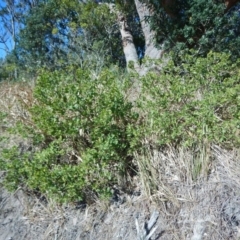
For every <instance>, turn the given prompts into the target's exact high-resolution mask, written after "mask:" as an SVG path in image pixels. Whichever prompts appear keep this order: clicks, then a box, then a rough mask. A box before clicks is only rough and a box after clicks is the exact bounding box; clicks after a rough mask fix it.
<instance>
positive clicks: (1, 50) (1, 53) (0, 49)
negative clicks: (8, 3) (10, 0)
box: [0, 0, 11, 58]
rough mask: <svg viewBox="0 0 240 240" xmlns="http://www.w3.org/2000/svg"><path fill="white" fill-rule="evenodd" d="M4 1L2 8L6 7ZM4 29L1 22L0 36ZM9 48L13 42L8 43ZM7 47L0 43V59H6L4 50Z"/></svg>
mask: <svg viewBox="0 0 240 240" xmlns="http://www.w3.org/2000/svg"><path fill="white" fill-rule="evenodd" d="M4 5H5V4H4V1H3V0H0V6H1V7H2V6H4ZM2 29H3V26H2V24H1V22H0V34H2ZM7 45H8V47H11V42H10V41H9V42H8V43H7ZM4 48H5V46H4V44H2V43H0V58H4V57H5V56H6V51H5V50H4Z"/></svg>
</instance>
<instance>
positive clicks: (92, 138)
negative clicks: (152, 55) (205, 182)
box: [0, 0, 240, 202]
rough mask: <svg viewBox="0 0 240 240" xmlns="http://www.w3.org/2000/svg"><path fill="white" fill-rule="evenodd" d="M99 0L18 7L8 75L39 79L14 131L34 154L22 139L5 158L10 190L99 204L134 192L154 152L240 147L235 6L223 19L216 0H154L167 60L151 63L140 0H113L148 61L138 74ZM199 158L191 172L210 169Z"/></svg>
mask: <svg viewBox="0 0 240 240" xmlns="http://www.w3.org/2000/svg"><path fill="white" fill-rule="evenodd" d="M98 2H99V1H97V2H96V1H83V3H79V1H63V0H50V1H36V2H35V1H34V4H33V5H21V4H20V5H16V6H15V7H16V9H24V11H22V13H21V14H23V15H22V21H23V22H21V23H20V26H21V27H19V29H18V30H19V32H18V35H17V37H16V38H15V39H14V41H15V42H16V46H15V47H14V49H12V51H11V52H10V53H9V54H8V55H7V56H6V58H5V59H4V60H2V62H1V71H0V77H1V79H3V80H4V79H7V78H16V79H15V80H17V79H21V78H24V80H25V81H29V82H30V81H32V79H33V78H36V83H35V85H34V88H33V92H32V95H31V98H30V101H25V99H24V97H21V96H18V100H19V102H20V103H21V106H22V107H23V108H24V109H25V111H26V112H27V116H26V117H25V118H22V117H19V118H18V117H16V119H15V120H17V121H16V125H15V126H13V127H12V128H11V131H12V132H14V133H17V134H20V135H21V136H22V137H26V138H27V139H28V141H29V142H30V143H29V144H30V145H31V146H32V150H31V151H24V152H22V151H19V148H18V146H14V147H12V148H10V149H5V150H4V152H3V153H2V154H0V169H1V170H3V171H4V172H5V184H6V186H7V187H8V188H9V189H10V190H14V189H16V188H18V187H19V186H21V187H22V188H24V189H27V190H32V191H36V192H39V193H41V194H44V195H46V196H48V197H52V198H55V199H57V200H58V201H60V202H66V201H67V202H68V201H71V202H72V201H78V200H85V201H89V202H91V201H92V200H93V199H95V198H96V197H101V196H103V197H104V196H105V197H106V196H109V194H111V189H112V188H113V186H116V185H117V186H121V187H123V188H124V186H128V187H129V188H131V179H132V177H133V176H136V175H140V176H141V171H142V169H141V167H139V166H140V165H141V163H139V161H141V159H142V158H141V157H138V156H145V159H146V158H147V155H146V149H155V150H159V149H167V148H169V147H174V148H176V149H178V148H187V149H198V146H208V147H209V146H211V144H218V145H220V146H222V147H224V148H233V147H239V144H240V136H239V133H240V98H239V92H240V84H239V65H240V62H239V60H238V54H239V50H238V49H239V36H238V35H239V34H238V32H239V30H238V27H239V24H238V22H239V16H238V15H237V12H238V11H237V8H238V6H237V5H236V6H235V8H234V9H232V10H231V11H230V12H227V14H226V13H224V4H223V3H219V2H218V1H208V2H207V4H205V1H178V5H177V8H176V9H172V10H171V13H170V14H169V11H166V8H164V5H163V4H162V5H161V4H159V3H161V1H148V4H152V5H151V6H153V10H154V11H153V14H152V16H149V17H148V19H146V20H148V21H149V22H150V25H151V27H152V29H154V30H155V40H156V41H155V43H156V46H158V47H159V46H161V45H163V48H164V49H165V50H166V51H167V50H168V53H167V57H166V58H165V59H163V60H155V61H151V60H150V59H146V60H145V59H143V57H144V50H145V49H144V46H145V42H144V37H143V32H142V30H141V26H140V21H139V18H138V14H137V10H136V7H135V5H134V3H133V1H129V3H125V1H116V5H117V7H118V11H122V12H123V13H124V14H125V15H126V19H127V20H128V23H129V24H128V25H129V28H130V29H132V35H133V39H134V44H135V47H136V49H137V53H138V57H139V60H141V64H142V66H145V67H147V66H150V68H149V70H148V71H147V73H146V74H144V75H143V76H141V77H140V76H139V74H138V72H136V71H134V69H132V70H131V71H128V72H127V71H126V69H125V58H124V51H123V49H122V45H121V35H120V32H119V30H118V27H116V26H117V23H116V16H115V15H114V14H112V13H111V14H110V10H109V8H108V6H107V5H106V4H99V3H98ZM16 12H18V11H16ZM200 13H203V14H201V15H200ZM0 14H5V12H4V11H3V12H1V13H0ZM18 14H20V12H18ZM171 15H174V16H171ZM209 16H211V17H209ZM169 49H171V51H169ZM166 59H167V60H166ZM152 66H155V67H152ZM158 66H161V67H159V68H158ZM26 84H27V83H26ZM135 92H136V95H138V96H137V98H136V100H135V101H132V100H130V99H131V96H129V95H132V94H134V93H135ZM0 116H1V119H2V121H4V119H6V121H7V119H8V117H10V116H9V114H8V112H4V111H1V112H0ZM145 164H146V165H148V163H146V162H145ZM149 164H150V162H149ZM194 164H195V167H194V169H192V171H193V172H194V174H193V175H194V178H197V177H198V175H199V174H200V173H202V172H203V171H204V172H205V173H207V172H208V170H209V169H208V168H206V167H205V165H208V164H204V163H203V162H197V161H195V163H194ZM148 167H149V166H147V167H146V168H145V169H148ZM149 168H150V167H149ZM147 174H148V173H147ZM149 178H150V176H149ZM149 181H150V180H149ZM125 190H128V189H126V187H125ZM152 190H153V191H154V190H156V189H152Z"/></svg>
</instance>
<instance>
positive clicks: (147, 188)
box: [0, 82, 240, 240]
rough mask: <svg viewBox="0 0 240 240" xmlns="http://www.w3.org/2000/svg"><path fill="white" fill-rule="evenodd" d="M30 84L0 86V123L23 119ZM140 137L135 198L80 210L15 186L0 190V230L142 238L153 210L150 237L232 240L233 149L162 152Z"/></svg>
mask: <svg viewBox="0 0 240 240" xmlns="http://www.w3.org/2000/svg"><path fill="white" fill-rule="evenodd" d="M32 89H33V86H32V85H28V84H27V83H11V82H1V83H0V112H6V113H8V117H7V122H5V123H1V125H2V127H3V126H6V127H9V126H11V125H13V124H14V123H15V122H16V121H17V120H22V121H29V115H28V112H27V111H26V108H25V106H31V104H32V103H33V96H32ZM148 142H149V141H145V142H144V144H145V146H146V148H145V150H144V151H143V152H142V153H141V154H137V153H136V154H135V162H136V164H137V165H138V169H139V173H138V176H137V177H136V179H135V180H134V181H135V182H136V184H135V185H136V188H137V189H138V190H140V192H141V195H140V196H133V195H127V194H125V193H120V195H121V196H120V197H121V199H123V198H124V199H125V201H122V202H121V203H118V204H115V203H114V204H110V203H109V202H108V201H98V202H96V203H95V204H93V205H92V206H88V207H87V208H85V209H80V208H78V206H77V205H73V204H72V205H63V206H60V205H58V204H57V203H55V202H53V201H52V200H51V199H48V200H47V201H41V200H40V199H39V198H37V197H35V196H27V195H26V194H25V193H22V192H21V190H18V191H17V192H15V193H14V194H9V193H6V192H4V190H3V189H0V192H1V193H0V194H1V196H0V199H2V200H1V204H0V222H1V223H2V224H0V232H1V233H6V234H5V235H4V236H8V237H9V236H11V237H12V236H13V239H14V238H16V239H41V240H42V239H48V240H51V239H69V240H73V239H74V240H75V239H129V240H130V239H136V238H137V232H138V233H139V234H140V233H143V236H138V238H139V239H140V238H141V237H144V236H145V238H146V237H147V234H146V232H144V226H145V225H144V223H146V222H147V221H148V219H149V218H150V216H151V213H152V212H154V210H155V209H157V211H158V212H159V219H158V221H157V223H156V229H155V228H154V234H153V236H152V239H161V240H162V239H164V240H168V239H169V240H170V239H171V240H172V239H179V240H183V239H189V240H204V239H209V240H221V239H222V240H225V239H239V237H240V235H239V233H240V228H239V226H240V204H239V202H240V185H239V182H240V151H239V149H233V150H224V149H222V148H220V147H218V146H215V145H210V144H209V143H207V142H205V143H204V144H202V145H201V146H198V147H197V148H195V149H192V150H190V149H185V148H179V149H174V148H171V147H169V148H168V149H167V150H164V151H163V150H159V149H153V148H152V147H151V146H150V145H148ZM0 147H1V146H0ZM19 203H20V204H19ZM9 209H11V211H12V213H11V212H9ZM11 214H12V215H11ZM6 216H7V217H6ZM6 219H8V220H9V221H8V222H6ZM136 223H137V225H136ZM23 226H24V228H23ZM13 229H14V230H13ZM19 229H23V230H22V231H19ZM137 229H138V230H137ZM7 234H9V235H7Z"/></svg>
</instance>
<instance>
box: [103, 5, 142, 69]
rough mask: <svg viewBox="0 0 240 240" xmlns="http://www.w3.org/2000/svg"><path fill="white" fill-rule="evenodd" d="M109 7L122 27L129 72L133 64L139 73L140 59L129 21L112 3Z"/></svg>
mask: <svg viewBox="0 0 240 240" xmlns="http://www.w3.org/2000/svg"><path fill="white" fill-rule="evenodd" d="M107 5H108V7H109V9H110V12H112V13H114V14H116V15H117V21H118V24H119V27H120V33H121V37H122V45H123V52H124V55H125V59H126V63H127V68H128V70H129V67H130V63H131V62H132V63H133V67H134V69H135V70H137V71H138V70H139V69H140V64H139V59H138V55H137V50H136V47H135V45H134V43H133V36H132V33H131V30H130V29H129V27H128V24H127V20H126V18H125V16H124V14H123V13H121V12H120V11H118V10H117V9H116V8H115V5H114V4H111V3H110V4H107Z"/></svg>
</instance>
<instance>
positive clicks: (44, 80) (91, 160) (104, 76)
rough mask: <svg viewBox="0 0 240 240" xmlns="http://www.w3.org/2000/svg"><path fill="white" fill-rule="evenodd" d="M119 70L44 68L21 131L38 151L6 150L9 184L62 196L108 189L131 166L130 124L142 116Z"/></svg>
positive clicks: (102, 192)
mask: <svg viewBox="0 0 240 240" xmlns="http://www.w3.org/2000/svg"><path fill="white" fill-rule="evenodd" d="M117 74H118V72H117V71H115V70H105V71H102V72H101V74H100V75H99V76H94V74H92V73H91V72H90V71H87V70H82V69H78V70H74V69H70V70H68V71H55V72H47V71H43V72H42V73H41V75H40V77H39V79H38V81H37V83H36V87H35V90H34V102H33V104H32V106H31V107H30V108H29V109H28V110H29V113H30V116H31V119H30V121H28V123H26V122H22V123H21V128H19V129H21V132H24V133H26V132H27V133H28V138H31V139H32V140H33V145H34V149H35V151H34V153H31V154H30V153H29V154H28V153H25V154H20V153H19V151H18V149H17V148H14V149H11V150H9V151H5V154H4V157H3V159H4V160H3V159H2V160H1V166H2V168H3V169H4V170H6V172H7V174H6V179H5V182H6V183H7V185H8V186H9V187H10V188H16V187H17V186H19V185H24V186H26V187H28V188H30V189H34V190H38V191H40V192H41V193H44V194H46V195H48V196H50V197H54V198H57V199H58V200H59V201H75V200H79V199H87V198H88V197H89V196H87V195H88V194H89V192H91V193H94V194H96V195H106V194H108V193H109V192H110V187H111V186H112V185H113V184H115V183H117V176H119V175H120V176H123V175H124V174H127V172H128V171H129V170H130V169H131V164H132V163H131V158H132V152H131V146H130V140H131V138H132V133H131V129H132V128H133V126H134V124H135V121H136V119H137V114H136V113H134V112H133V111H132V104H131V103H129V102H127V101H126V100H125V98H124V95H123V93H122V91H123V90H124V87H125V85H126V83H124V82H123V81H122V80H121V79H120V77H118V75H117Z"/></svg>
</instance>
